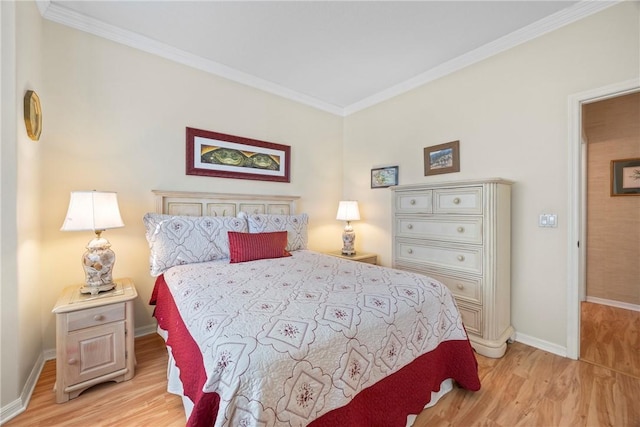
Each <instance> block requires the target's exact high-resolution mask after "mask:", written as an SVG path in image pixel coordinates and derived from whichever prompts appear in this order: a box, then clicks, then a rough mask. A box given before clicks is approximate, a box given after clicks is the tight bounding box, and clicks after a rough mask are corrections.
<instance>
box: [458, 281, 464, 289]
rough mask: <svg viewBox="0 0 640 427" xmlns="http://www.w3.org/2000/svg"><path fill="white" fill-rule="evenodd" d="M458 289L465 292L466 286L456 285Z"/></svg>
mask: <svg viewBox="0 0 640 427" xmlns="http://www.w3.org/2000/svg"><path fill="white" fill-rule="evenodd" d="M456 287H457V288H458V289H460V290H463V289H464V285H463V284H462V283H458V284H457V285H456Z"/></svg>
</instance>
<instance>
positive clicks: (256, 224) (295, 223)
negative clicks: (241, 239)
mask: <svg viewBox="0 0 640 427" xmlns="http://www.w3.org/2000/svg"><path fill="white" fill-rule="evenodd" d="M247 222H248V223H249V233H265V232H272V231H286V232H287V247H286V250H287V251H297V250H300V249H307V241H308V237H307V224H308V223H309V216H308V215H307V214H300V215H269V214H252V215H247Z"/></svg>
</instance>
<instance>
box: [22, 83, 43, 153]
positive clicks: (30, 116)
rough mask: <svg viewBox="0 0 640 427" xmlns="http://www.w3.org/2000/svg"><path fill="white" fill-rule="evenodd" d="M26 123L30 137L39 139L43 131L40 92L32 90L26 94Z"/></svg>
mask: <svg viewBox="0 0 640 427" xmlns="http://www.w3.org/2000/svg"><path fill="white" fill-rule="evenodd" d="M24 124H25V126H26V127H27V135H29V138H31V139H33V140H34V141H37V140H39V139H40V134H41V133H42V108H41V107H40V98H38V94H37V93H35V92H34V91H32V90H28V91H27V92H26V93H25V94H24Z"/></svg>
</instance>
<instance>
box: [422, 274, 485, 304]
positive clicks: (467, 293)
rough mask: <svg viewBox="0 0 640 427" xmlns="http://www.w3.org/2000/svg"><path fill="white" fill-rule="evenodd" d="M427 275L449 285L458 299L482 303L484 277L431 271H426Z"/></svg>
mask: <svg viewBox="0 0 640 427" xmlns="http://www.w3.org/2000/svg"><path fill="white" fill-rule="evenodd" d="M424 274H426V275H427V276H430V277H433V278H434V279H436V280H437V281H439V282H442V283H444V284H445V285H447V288H449V290H451V292H452V293H453V295H454V296H455V297H456V299H460V300H466V301H469V302H473V303H477V304H481V303H482V279H481V278H479V277H457V276H453V275H448V274H439V273H431V272H429V271H425V273H424Z"/></svg>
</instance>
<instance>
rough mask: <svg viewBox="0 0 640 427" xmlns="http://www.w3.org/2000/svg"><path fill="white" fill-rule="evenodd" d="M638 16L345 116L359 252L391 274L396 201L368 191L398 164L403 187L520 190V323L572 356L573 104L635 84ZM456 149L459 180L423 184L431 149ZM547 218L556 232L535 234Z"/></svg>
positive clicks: (578, 30)
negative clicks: (487, 185)
mask: <svg viewBox="0 0 640 427" xmlns="http://www.w3.org/2000/svg"><path fill="white" fill-rule="evenodd" d="M639 8H640V3H637V2H633V3H631V2H624V3H622V4H620V5H617V6H614V7H612V8H609V9H607V10H605V11H603V12H600V13H598V14H596V15H593V16H591V17H588V18H586V19H583V20H581V21H579V22H577V23H574V24H571V25H569V26H567V27H564V28H562V29H559V30H557V31H554V32H552V33H549V34H547V35H545V36H543V37H540V38H538V39H536V40H533V41H531V42H528V43H526V44H524V45H521V46H518V47H517V48H515V49H512V50H509V51H507V52H504V53H502V54H500V55H497V56H494V57H492V58H489V59H487V60H485V61H482V62H480V63H478V64H476V65H473V66H471V67H468V68H465V69H463V70H461V71H459V72H457V73H455V74H452V75H450V76H447V77H445V78H442V79H439V80H437V81H434V82H431V83H429V84H427V85H425V86H423V87H421V88H418V89H416V90H413V91H411V92H409V93H407V94H404V95H401V96H398V97H396V98H394V99H391V100H389V101H386V102H384V103H382V104H378V105H376V106H374V107H371V108H369V109H367V110H364V111H361V112H359V113H355V114H353V115H351V116H349V117H347V118H346V120H345V136H344V138H345V149H344V150H345V159H349V160H345V164H347V163H348V164H349V165H350V167H349V168H347V167H345V177H344V188H345V193H348V194H349V195H350V196H352V197H354V198H356V199H358V200H360V202H361V205H362V210H363V217H365V218H366V221H365V222H366V224H361V228H362V229H363V231H362V232H360V233H359V238H361V237H360V236H363V234H364V236H363V237H362V238H361V243H362V244H363V249H365V250H367V251H372V252H378V253H379V254H380V255H381V256H382V260H383V263H384V264H385V265H390V264H391V240H390V235H389V230H390V229H391V202H390V200H391V196H390V194H389V193H390V192H389V191H387V190H380V189H377V190H371V189H370V188H369V173H370V169H371V168H372V167H376V166H381V165H399V166H400V184H409V183H420V182H439V181H450V180H459V179H467V178H490V177H502V178H507V179H511V180H514V181H515V182H516V184H515V185H514V186H513V189H512V190H513V193H512V194H513V199H512V230H513V231H512V310H511V312H512V320H513V325H514V327H515V328H516V331H517V332H518V333H519V334H523V335H524V336H529V337H533V338H535V339H536V340H541V341H546V342H548V343H550V344H552V345H556V346H558V347H566V336H567V313H566V295H567V264H568V259H567V252H568V249H567V241H568V226H567V225H568V224H567V219H568V207H569V205H568V182H569V177H568V175H567V168H568V163H569V159H568V140H569V138H568V128H569V125H568V117H567V116H568V107H567V105H568V97H569V96H570V95H571V94H575V93H578V92H582V91H585V90H589V89H593V88H598V87H602V86H605V85H608V84H612V83H617V82H620V81H625V80H628V79H631V78H634V77H635V78H637V77H638V73H639V70H640V66H639V53H640V45H639V34H640V31H639V25H638V24H639V15H640V12H639ZM454 140H460V151H461V163H460V169H461V171H460V172H459V173H455V174H448V175H440V176H433V177H425V176H424V173H423V158H422V153H423V148H424V147H427V146H431V145H436V144H441V143H445V142H449V141H454ZM541 213H556V214H558V222H559V226H558V228H539V227H538V226H537V221H538V215H539V214H541ZM365 230H366V231H365Z"/></svg>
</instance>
